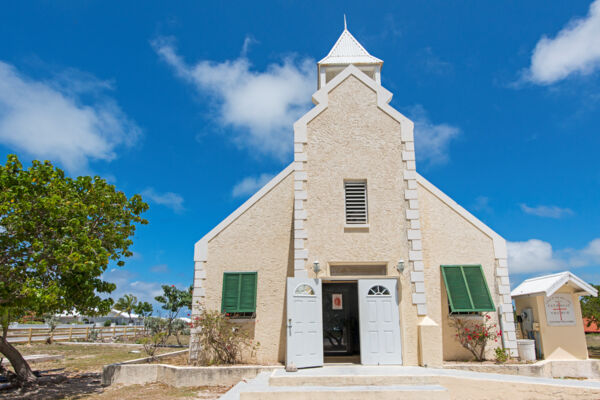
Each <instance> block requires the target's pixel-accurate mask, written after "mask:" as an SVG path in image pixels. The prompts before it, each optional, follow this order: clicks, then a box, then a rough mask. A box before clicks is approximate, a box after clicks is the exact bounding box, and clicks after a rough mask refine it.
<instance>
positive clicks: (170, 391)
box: [0, 343, 228, 400]
mask: <svg viewBox="0 0 600 400" xmlns="http://www.w3.org/2000/svg"><path fill="white" fill-rule="evenodd" d="M17 348H18V349H19V351H20V352H21V353H22V354H24V355H29V354H41V353H43V354H53V355H55V354H56V355H63V356H64V358H63V359H61V360H53V361H47V362H41V363H37V364H32V365H31V367H32V368H33V370H34V371H39V372H40V373H41V376H40V379H39V381H40V382H39V385H38V386H36V387H35V388H32V389H29V390H26V391H22V390H20V389H4V390H0V399H2V400H4V399H7V400H8V399H11V400H12V399H15V400H16V399H19V400H21V399H22V400H25V399H28V400H29V399H31V400H42V399H43V400H58V399H90V400H91V399H94V400H95V399H99V400H100V399H102V400H105V399H115V400H136V399H140V400H142V399H143V400H148V399H177V398H194V397H196V396H200V397H198V398H200V399H202V398H206V399H214V398H217V397H218V394H219V393H223V392H224V391H226V390H227V389H228V388H220V387H216V388H212V387H210V388H185V389H178V388H171V387H169V386H165V385H162V384H152V385H144V386H139V385H134V386H127V387H118V386H117V387H113V386H111V387H103V386H102V385H101V372H102V367H103V366H104V365H106V364H113V363H118V362H123V361H127V360H133V359H137V358H142V357H146V354H145V353H144V351H143V350H142V347H141V346H140V347H139V348H138V347H133V346H118V345H117V346H111V345H98V344H86V345H69V344H60V343H55V344H52V345H46V344H34V345H18V346H17ZM139 350H142V351H141V352H140V351H139ZM173 350H174V349H173V348H161V349H159V350H158V352H157V354H164V353H168V352H172V351H173ZM132 351H136V352H132ZM174 358H175V359H177V357H174ZM182 358H183V360H186V361H187V358H186V356H184V357H182ZM199 393H200V394H199ZM204 394H206V396H208V397H201V395H202V396H203V395H204ZM213 394H214V395H213Z"/></svg>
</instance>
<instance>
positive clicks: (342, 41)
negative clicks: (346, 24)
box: [319, 28, 383, 65]
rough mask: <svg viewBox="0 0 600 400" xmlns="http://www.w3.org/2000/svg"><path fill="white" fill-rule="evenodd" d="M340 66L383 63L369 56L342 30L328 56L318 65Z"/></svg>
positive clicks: (353, 38) (354, 39)
mask: <svg viewBox="0 0 600 400" xmlns="http://www.w3.org/2000/svg"><path fill="white" fill-rule="evenodd" d="M340 64H341V65H345V64H383V61H381V60H380V59H379V58H377V57H373V56H372V55H370V54H369V52H368V51H367V50H365V48H364V47H362V45H361V44H360V43H359V42H358V40H356V38H355V37H354V36H352V34H351V33H350V32H349V31H348V29H345V28H344V31H343V32H342V34H341V35H340V37H339V38H338V40H337V42H335V44H334V45H333V47H332V48H331V50H330V51H329V54H327V56H325V58H323V59H322V60H321V61H319V65H340Z"/></svg>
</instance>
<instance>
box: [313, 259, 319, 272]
mask: <svg viewBox="0 0 600 400" xmlns="http://www.w3.org/2000/svg"><path fill="white" fill-rule="evenodd" d="M320 270H321V266H320V265H319V262H318V261H315V262H314V263H313V271H315V274H318V273H319V271H320Z"/></svg>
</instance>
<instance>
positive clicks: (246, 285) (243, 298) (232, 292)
mask: <svg viewBox="0 0 600 400" xmlns="http://www.w3.org/2000/svg"><path fill="white" fill-rule="evenodd" d="M256 278H257V273H256V272H225V273H224V274H223V293H222V295H221V312H224V313H238V312H239V313H242V312H255V311H256V282H257V279H256Z"/></svg>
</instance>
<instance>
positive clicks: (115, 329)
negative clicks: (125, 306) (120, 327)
mask: <svg viewBox="0 0 600 400" xmlns="http://www.w3.org/2000/svg"><path fill="white" fill-rule="evenodd" d="M113 336H117V326H116V325H115V326H113Z"/></svg>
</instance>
